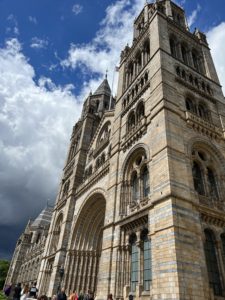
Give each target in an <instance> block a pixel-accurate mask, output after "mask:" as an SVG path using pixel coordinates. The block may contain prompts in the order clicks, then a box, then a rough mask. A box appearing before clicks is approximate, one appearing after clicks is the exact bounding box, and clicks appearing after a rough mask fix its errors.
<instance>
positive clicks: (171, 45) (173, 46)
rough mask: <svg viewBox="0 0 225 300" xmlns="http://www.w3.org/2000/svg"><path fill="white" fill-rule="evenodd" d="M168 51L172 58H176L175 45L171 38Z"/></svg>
mask: <svg viewBox="0 0 225 300" xmlns="http://www.w3.org/2000/svg"><path fill="white" fill-rule="evenodd" d="M170 51H171V55H172V56H173V57H177V51H176V44H175V41H174V39H173V38H170Z"/></svg>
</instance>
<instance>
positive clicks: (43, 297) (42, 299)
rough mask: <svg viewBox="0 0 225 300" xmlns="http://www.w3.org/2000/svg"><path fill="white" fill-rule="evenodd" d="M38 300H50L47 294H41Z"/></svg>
mask: <svg viewBox="0 0 225 300" xmlns="http://www.w3.org/2000/svg"><path fill="white" fill-rule="evenodd" d="M38 300H48V297H47V296H46V295H41V296H40V297H38Z"/></svg>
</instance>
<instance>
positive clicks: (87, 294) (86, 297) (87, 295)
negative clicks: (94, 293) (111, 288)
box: [84, 290, 90, 300]
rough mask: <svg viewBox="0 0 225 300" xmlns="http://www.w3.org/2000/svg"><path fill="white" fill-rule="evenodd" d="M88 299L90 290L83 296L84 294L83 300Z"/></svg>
mask: <svg viewBox="0 0 225 300" xmlns="http://www.w3.org/2000/svg"><path fill="white" fill-rule="evenodd" d="M89 298H90V290H88V291H87V292H86V293H85V294H84V300H89Z"/></svg>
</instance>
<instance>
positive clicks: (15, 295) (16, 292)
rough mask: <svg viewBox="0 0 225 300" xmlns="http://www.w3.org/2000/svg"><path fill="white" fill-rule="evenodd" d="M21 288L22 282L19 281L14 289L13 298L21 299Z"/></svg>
mask: <svg viewBox="0 0 225 300" xmlns="http://www.w3.org/2000/svg"><path fill="white" fill-rule="evenodd" d="M21 290H22V289H21V283H18V284H17V285H16V286H15V289H14V293H13V300H20V294H21Z"/></svg>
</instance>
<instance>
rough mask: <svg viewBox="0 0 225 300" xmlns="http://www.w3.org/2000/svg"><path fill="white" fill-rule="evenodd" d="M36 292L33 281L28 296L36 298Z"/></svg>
mask: <svg viewBox="0 0 225 300" xmlns="http://www.w3.org/2000/svg"><path fill="white" fill-rule="evenodd" d="M37 292H38V289H37V287H36V282H35V283H34V284H32V286H31V288H30V294H29V296H30V297H32V298H35V299H36V298H37Z"/></svg>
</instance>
